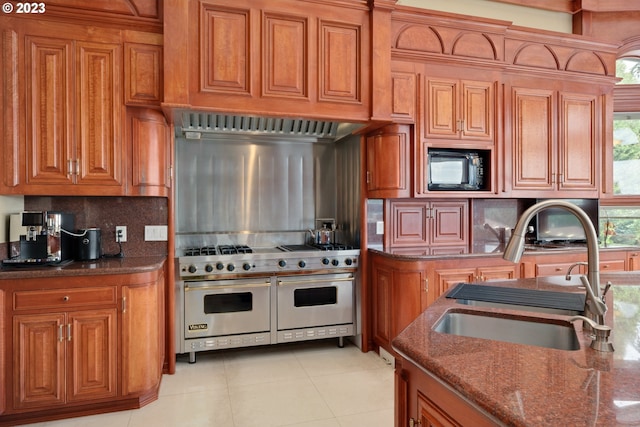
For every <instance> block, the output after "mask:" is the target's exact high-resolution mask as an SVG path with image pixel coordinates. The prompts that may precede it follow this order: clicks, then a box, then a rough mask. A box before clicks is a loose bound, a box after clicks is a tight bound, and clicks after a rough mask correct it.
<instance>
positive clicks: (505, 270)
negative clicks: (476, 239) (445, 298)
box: [431, 258, 520, 301]
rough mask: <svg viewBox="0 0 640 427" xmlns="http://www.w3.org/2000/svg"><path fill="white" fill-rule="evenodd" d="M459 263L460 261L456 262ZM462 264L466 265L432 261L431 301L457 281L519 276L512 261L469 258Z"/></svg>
mask: <svg viewBox="0 0 640 427" xmlns="http://www.w3.org/2000/svg"><path fill="white" fill-rule="evenodd" d="M457 264H460V262H457ZM464 265H468V267H464V268H460V267H453V268H452V267H451V266H452V262H451V261H449V260H446V261H434V266H433V268H432V269H431V272H432V273H431V274H432V277H433V279H432V280H431V283H432V288H433V292H432V294H433V297H434V298H433V301H435V298H438V297H439V296H440V295H442V294H444V293H446V292H447V290H448V289H449V288H451V287H453V286H455V285H457V284H458V283H475V282H485V281H487V280H500V279H504V280H507V279H516V278H519V277H520V274H519V271H518V265H517V264H513V263H506V264H502V261H496V260H495V258H491V259H488V258H487V259H477V258H476V259H469V260H465V262H464Z"/></svg>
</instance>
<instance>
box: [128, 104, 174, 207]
mask: <svg viewBox="0 0 640 427" xmlns="http://www.w3.org/2000/svg"><path fill="white" fill-rule="evenodd" d="M126 132H127V148H128V151H129V153H130V155H129V156H128V160H129V162H130V165H129V168H128V170H129V174H130V175H129V177H128V179H127V182H128V188H127V194H128V195H137V196H165V197H166V196H168V195H169V188H170V187H171V139H170V137H169V135H168V132H169V130H168V126H167V122H166V121H165V118H164V116H163V114H162V113H161V112H160V111H157V110H153V109H150V108H134V107H128V108H127V129H126Z"/></svg>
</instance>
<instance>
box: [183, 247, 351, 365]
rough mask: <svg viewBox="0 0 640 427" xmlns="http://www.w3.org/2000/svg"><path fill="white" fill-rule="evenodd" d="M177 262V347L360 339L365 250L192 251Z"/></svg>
mask: <svg viewBox="0 0 640 427" xmlns="http://www.w3.org/2000/svg"><path fill="white" fill-rule="evenodd" d="M181 252H182V253H183V254H182V255H181V256H179V257H178V258H176V262H177V266H176V271H177V274H178V280H177V281H176V306H177V309H178V313H177V315H176V323H177V325H176V332H177V333H176V337H177V341H178V342H177V343H176V347H177V349H178V351H179V352H180V353H189V362H191V363H195V360H196V352H198V351H204V350H215V349H223V348H233V347H246V346H256V345H266V344H276V343H284V342H293V341H304V340H314V339H321V338H330V337H336V338H338V343H339V345H340V346H342V344H343V339H344V337H345V336H352V335H355V323H356V321H355V318H356V316H355V310H356V307H355V281H356V274H357V269H358V257H359V255H360V250H359V249H354V248H352V247H349V246H344V245H339V244H326V245H315V244H313V245H311V244H305V245H286V246H278V247H270V248H251V247H248V246H244V245H218V246H207V247H202V248H186V249H183V250H182V251H181Z"/></svg>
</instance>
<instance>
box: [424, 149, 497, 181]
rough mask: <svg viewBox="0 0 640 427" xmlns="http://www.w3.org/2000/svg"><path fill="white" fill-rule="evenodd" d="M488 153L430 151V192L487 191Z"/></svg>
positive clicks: (449, 150) (447, 150) (428, 164)
mask: <svg viewBox="0 0 640 427" xmlns="http://www.w3.org/2000/svg"><path fill="white" fill-rule="evenodd" d="M487 157H488V155H487V153H485V152H482V151H481V150H473V151H470V150H453V149H430V150H429V152H428V163H427V169H428V176H429V183H428V189H429V190H440V191H478V190H484V189H485V179H484V178H485V166H486V163H487Z"/></svg>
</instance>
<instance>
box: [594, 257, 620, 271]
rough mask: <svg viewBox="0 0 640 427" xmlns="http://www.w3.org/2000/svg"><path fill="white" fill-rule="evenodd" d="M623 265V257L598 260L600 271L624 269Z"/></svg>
mask: <svg viewBox="0 0 640 427" xmlns="http://www.w3.org/2000/svg"><path fill="white" fill-rule="evenodd" d="M624 269H625V265H624V260H623V259H615V260H611V261H600V272H601V273H604V272H607V271H624Z"/></svg>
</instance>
